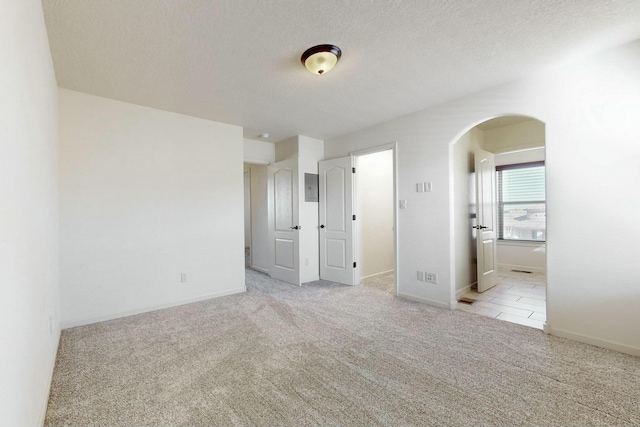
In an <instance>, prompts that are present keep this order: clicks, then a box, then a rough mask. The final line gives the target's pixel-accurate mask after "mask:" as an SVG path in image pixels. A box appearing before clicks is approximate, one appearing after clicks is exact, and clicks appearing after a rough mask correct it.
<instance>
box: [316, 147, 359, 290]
mask: <svg viewBox="0 0 640 427" xmlns="http://www.w3.org/2000/svg"><path fill="white" fill-rule="evenodd" d="M352 165H353V163H352V158H351V157H343V158H340V159H333V160H325V161H322V162H320V163H319V165H318V169H319V172H320V183H319V191H320V198H319V205H320V206H319V207H320V213H319V215H320V216H319V218H320V278H321V279H323V280H329V281H331V282H336V283H343V284H345V285H355V277H356V274H355V268H356V266H355V263H354V259H355V254H354V247H353V232H354V229H355V228H354V226H353V223H354V221H355V219H354V218H353V172H352V167H353V166H352Z"/></svg>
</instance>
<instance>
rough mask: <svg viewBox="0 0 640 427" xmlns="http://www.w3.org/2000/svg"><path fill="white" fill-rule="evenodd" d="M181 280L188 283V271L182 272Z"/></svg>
mask: <svg viewBox="0 0 640 427" xmlns="http://www.w3.org/2000/svg"><path fill="white" fill-rule="evenodd" d="M180 282H181V283H187V273H180Z"/></svg>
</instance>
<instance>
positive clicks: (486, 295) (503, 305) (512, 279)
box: [458, 270, 547, 329]
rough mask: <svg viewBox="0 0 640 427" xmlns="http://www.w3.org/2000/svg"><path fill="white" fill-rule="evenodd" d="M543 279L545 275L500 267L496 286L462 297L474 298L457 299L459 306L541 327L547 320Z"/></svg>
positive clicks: (485, 314)
mask: <svg viewBox="0 0 640 427" xmlns="http://www.w3.org/2000/svg"><path fill="white" fill-rule="evenodd" d="M546 282H547V278H546V276H545V275H544V274H540V273H520V272H514V271H510V270H499V271H498V284H497V285H496V286H495V287H493V288H491V289H489V290H487V291H485V292H482V293H478V292H476V291H475V290H471V291H469V292H467V293H466V294H464V295H463V296H464V297H466V298H471V299H474V300H477V301H476V302H474V303H473V304H465V303H462V302H459V303H458V309H459V310H464V311H468V312H469V313H475V314H480V315H482V316H489V317H493V318H496V319H500V320H505V321H507V322H512V323H518V324H520V325H525V326H531V327H533V328H538V329H542V327H543V325H544V322H545V320H546V319H547V314H546V313H547V304H546V298H547V288H546Z"/></svg>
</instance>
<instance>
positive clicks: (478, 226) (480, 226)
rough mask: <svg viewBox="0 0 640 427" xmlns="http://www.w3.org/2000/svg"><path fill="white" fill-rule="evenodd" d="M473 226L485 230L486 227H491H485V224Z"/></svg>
mask: <svg viewBox="0 0 640 427" xmlns="http://www.w3.org/2000/svg"><path fill="white" fill-rule="evenodd" d="M471 228H475V229H477V230H484V229H485V228H489V227H485V226H484V225H474V226H473V227H471Z"/></svg>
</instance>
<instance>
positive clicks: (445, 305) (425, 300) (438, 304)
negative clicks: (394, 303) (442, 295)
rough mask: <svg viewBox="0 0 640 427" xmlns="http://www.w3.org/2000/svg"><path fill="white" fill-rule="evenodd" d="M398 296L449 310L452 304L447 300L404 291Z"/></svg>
mask: <svg viewBox="0 0 640 427" xmlns="http://www.w3.org/2000/svg"><path fill="white" fill-rule="evenodd" d="M397 295H398V298H403V299H408V300H410V301H415V302H422V303H425V304H428V305H431V306H434V307H440V308H446V309H447V310H451V304H450V303H447V302H440V301H435V300H432V299H429V298H423V297H417V296H415V295H410V294H405V293H402V292H398V294H397Z"/></svg>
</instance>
